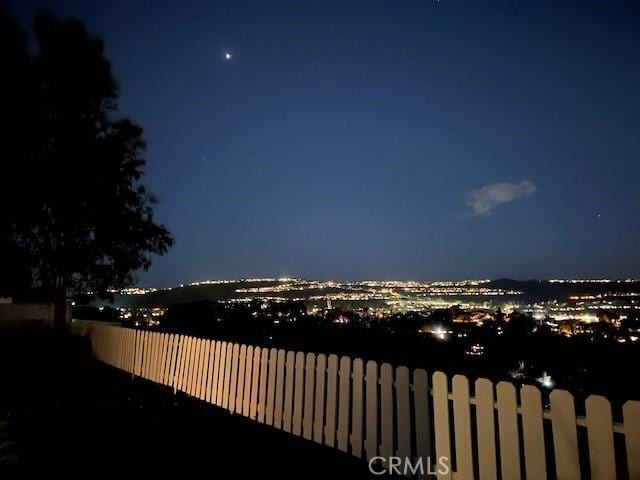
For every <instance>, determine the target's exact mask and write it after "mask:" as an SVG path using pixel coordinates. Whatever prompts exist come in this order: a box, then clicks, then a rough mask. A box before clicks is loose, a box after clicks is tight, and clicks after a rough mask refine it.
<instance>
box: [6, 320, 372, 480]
mask: <svg viewBox="0 0 640 480" xmlns="http://www.w3.org/2000/svg"><path fill="white" fill-rule="evenodd" d="M0 422H3V423H1V424H0V466H2V467H4V468H6V467H7V465H11V464H12V465H13V467H12V468H20V469H38V470H47V472H48V473H54V472H59V473H63V474H66V473H71V472H74V473H84V474H85V475H87V476H93V475H94V474H97V473H104V472H105V471H111V472H116V471H120V472H123V473H124V472H127V471H131V470H135V471H154V472H157V471H163V470H175V469H178V470H181V471H183V473H186V472H194V473H195V472H200V473H198V476H199V477H201V478H216V477H218V478H220V477H221V478H234V477H236V476H238V477H242V478H245V477H246V476H254V475H260V476H264V478H293V477H295V478H305V477H324V478H327V477H331V476H335V475H339V476H340V477H342V478H368V477H373V476H372V475H370V474H369V472H368V468H367V465H366V463H364V462H362V461H358V460H356V459H354V458H353V457H351V456H350V455H346V454H342V453H340V452H337V451H335V450H333V449H329V448H325V447H322V446H319V445H316V444H314V443H312V442H308V441H304V440H301V439H300V438H297V437H293V436H291V435H289V434H287V433H284V432H281V431H276V430H273V429H270V428H266V427H263V426H261V425H259V424H257V423H255V422H250V421H248V420H246V419H244V418H242V417H239V416H232V415H229V414H228V413H226V412H225V411H223V410H221V409H218V408H215V407H212V406H211V405H208V404H205V403H203V402H200V401H196V400H193V399H190V398H187V397H185V396H183V395H177V396H176V395H173V393H172V392H171V391H169V390H168V389H166V388H164V387H159V386H157V385H153V384H150V383H148V382H146V381H143V380H140V379H135V380H132V379H131V377H130V376H129V375H126V374H124V373H121V372H119V371H117V370H115V369H113V368H111V367H108V366H105V365H103V364H100V363H99V362H97V361H95V360H93V359H92V358H91V356H90V352H89V350H88V346H87V344H86V342H85V341H84V340H82V339H79V338H70V337H68V336H65V335H54V334H52V333H51V332H48V331H43V330H40V329H36V328H33V329H26V330H25V329H22V330H20V331H11V332H8V331H6V330H2V331H0ZM375 478H380V477H375Z"/></svg>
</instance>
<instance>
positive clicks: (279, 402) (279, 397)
mask: <svg viewBox="0 0 640 480" xmlns="http://www.w3.org/2000/svg"><path fill="white" fill-rule="evenodd" d="M285 360H286V352H285V351H284V350H278V360H277V363H276V396H275V400H274V402H273V426H274V427H275V428H282V407H283V402H284V367H285Z"/></svg>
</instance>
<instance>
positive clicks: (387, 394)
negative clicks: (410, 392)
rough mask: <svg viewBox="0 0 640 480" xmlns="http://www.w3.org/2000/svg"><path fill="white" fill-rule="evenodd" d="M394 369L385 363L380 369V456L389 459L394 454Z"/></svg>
mask: <svg viewBox="0 0 640 480" xmlns="http://www.w3.org/2000/svg"><path fill="white" fill-rule="evenodd" d="M393 423H394V422H393V368H392V367H391V365H389V364H388V363H383V364H382V367H381V368H380V455H381V456H383V457H384V458H389V457H392V456H393V455H394V452H393V437H394V435H393Z"/></svg>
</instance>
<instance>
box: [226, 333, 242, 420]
mask: <svg viewBox="0 0 640 480" xmlns="http://www.w3.org/2000/svg"><path fill="white" fill-rule="evenodd" d="M239 361H240V345H238V344H237V343H234V344H233V351H232V354H231V380H230V382H229V392H228V399H227V408H228V409H229V411H230V412H231V413H234V412H235V411H236V388H237V387H238V362H239Z"/></svg>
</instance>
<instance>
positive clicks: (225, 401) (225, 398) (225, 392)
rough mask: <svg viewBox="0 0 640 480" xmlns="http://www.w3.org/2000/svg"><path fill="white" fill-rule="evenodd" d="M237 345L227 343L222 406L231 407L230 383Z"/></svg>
mask: <svg viewBox="0 0 640 480" xmlns="http://www.w3.org/2000/svg"><path fill="white" fill-rule="evenodd" d="M234 347H235V345H234V344H233V343H231V342H229V343H227V351H226V353H225V359H224V372H223V378H222V408H228V407H229V385H230V383H231V367H232V364H231V362H232V361H233V349H234Z"/></svg>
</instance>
